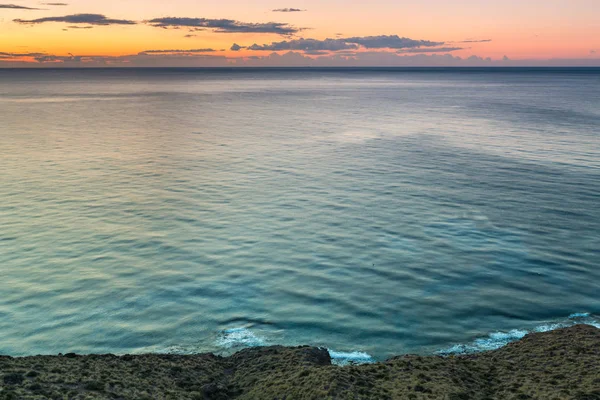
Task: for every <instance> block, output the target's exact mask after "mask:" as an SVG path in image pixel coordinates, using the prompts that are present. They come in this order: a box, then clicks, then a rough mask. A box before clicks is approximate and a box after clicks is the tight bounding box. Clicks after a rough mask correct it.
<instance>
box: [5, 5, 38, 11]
mask: <svg viewBox="0 0 600 400" xmlns="http://www.w3.org/2000/svg"><path fill="white" fill-rule="evenodd" d="M2 8H4V9H10V10H39V8H31V7H25V6H18V5H16V4H0V9H2Z"/></svg>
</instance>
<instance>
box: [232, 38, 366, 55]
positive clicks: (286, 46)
mask: <svg viewBox="0 0 600 400" xmlns="http://www.w3.org/2000/svg"><path fill="white" fill-rule="evenodd" d="M358 47H359V46H358V45H357V44H355V43H348V42H346V41H345V39H325V40H317V39H296V40H289V41H287V40H284V41H282V42H273V43H271V44H263V45H258V44H256V43H255V44H253V45H252V46H249V47H248V50H253V51H285V50H299V51H304V52H309V51H339V50H356V49H358ZM232 50H233V49H232Z"/></svg>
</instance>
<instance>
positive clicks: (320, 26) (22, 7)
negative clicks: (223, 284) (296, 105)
mask: <svg viewBox="0 0 600 400" xmlns="http://www.w3.org/2000/svg"><path fill="white" fill-rule="evenodd" d="M15 1H16V3H14V4H13V2H9V1H7V2H6V3H2V0H0V65H2V66H5V64H15V63H17V62H22V61H29V62H32V63H41V62H50V61H51V59H50V58H48V57H46V58H45V59H44V60H42V58H41V57H40V55H44V56H56V57H58V58H57V59H56V60H54V61H57V62H60V63H64V62H75V61H76V62H81V60H80V59H79V58H77V59H76V58H75V57H82V56H95V57H105V58H106V60H109V62H113V61H119V62H120V61H124V60H125V58H127V57H130V58H131V57H133V58H132V59H138V60H137V61H136V62H139V63H140V65H142V64H144V63H150V64H155V63H156V64H157V65H159V64H160V65H170V64H169V63H174V65H179V64H178V63H184V62H185V65H188V64H190V65H196V64H197V65H198V66H202V65H204V64H205V63H208V64H210V65H212V64H215V63H228V62H232V60H233V61H234V62H235V60H241V59H244V60H247V59H259V58H265V57H269V55H271V54H272V53H274V52H275V53H277V54H280V55H283V54H286V53H288V52H290V51H293V52H296V53H299V54H301V55H302V56H303V57H305V58H306V59H307V60H309V61H310V60H311V59H317V58H320V59H321V61H320V62H322V63H324V64H326V62H327V60H328V59H331V58H336V57H337V59H338V61H339V60H341V58H342V57H350V58H361V57H366V56H367V55H366V53H369V55H368V57H371V58H369V59H370V60H372V62H373V63H375V64H377V63H379V62H381V63H386V62H390V63H394V62H395V61H394V60H395V58H394V57H396V58H398V57H399V56H402V59H405V60H408V57H411V58H413V59H415V60H417V58H415V57H417V56H419V57H421V58H419V60H426V59H428V58H423V57H424V56H428V57H429V56H431V55H437V56H440V55H444V54H451V55H452V56H453V57H454V58H456V57H460V58H461V59H466V58H469V57H472V56H477V57H478V58H480V59H486V58H490V59H491V60H492V61H494V60H501V59H503V57H504V56H507V57H508V58H510V59H511V60H514V61H518V60H530V61H531V60H539V61H540V62H541V61H543V60H550V59H564V60H580V61H581V62H582V63H591V64H594V63H596V64H598V65H600V18H598V17H599V16H600V2H599V1H598V0H547V1H543V2H542V1H535V2H533V1H529V2H525V1H522V0H519V1H517V0H504V1H486V0H461V1H452V2H450V1H446V0H421V1H419V2H415V1H408V0H372V1H369V2H358V1H343V0H296V1H293V2H289V1H288V0H286V1H285V2H282V1H281V0H257V1H253V2H247V1H245V0H244V1H242V0H223V1H220V2H199V1H196V0H171V1H169V2H165V1H162V0H128V1H127V2H123V1H121V0H102V1H100V0H71V1H69V0H65V1H66V2H67V3H68V4H66V5H44V3H41V2H37V1H33V0H20V1H17V0H15ZM51 4H55V3H51ZM290 8H292V9H296V10H299V11H290V10H289V9H290ZM278 9H288V10H287V12H282V11H274V10H278ZM393 35H397V36H398V37H399V38H408V39H412V40H414V41H417V42H407V43H400V42H398V41H396V42H393V41H389V40H388V41H384V40H381V41H379V42H377V43H375V42H369V43H368V44H365V43H366V42H364V41H362V40H361V39H360V38H365V37H383V36H393ZM328 38H329V39H333V40H334V42H330V43H325V42H324V40H325V39H328ZM357 38H358V39H357ZM300 39H314V41H312V42H311V43H304V42H303V43H301V44H298V43H296V44H294V45H290V46H287V48H285V47H286V46H285V45H281V44H280V45H275V44H274V43H279V42H284V41H297V40H300ZM346 39H355V42H348V43H345V42H344V40H346ZM419 41H427V42H419ZM234 43H235V44H236V45H237V46H238V47H237V48H236V47H235V46H234V47H233V49H232V46H233V45H234ZM253 44H257V45H258V46H257V47H254V48H253V47H251V46H252V45H253ZM386 46H387V47H386ZM156 50H159V51H163V50H173V51H175V52H174V53H170V54H165V53H159V52H153V51H156ZM187 50H194V51H193V52H191V53H186V52H185V51H187ZM198 50H206V52H201V51H198ZM146 51H150V55H148V54H146V55H144V57H140V56H139V53H141V52H146ZM373 53H378V54H379V53H381V54H379V55H378V54H373ZM36 55H37V59H36ZM68 57H73V58H72V59H68ZM124 57H125V58H124ZM378 57H379V58H378ZM390 57H392V58H390ZM113 58H114V60H112V59H113ZM142 58H143V60H142ZM438 58H439V57H438ZM433 59H434V58H432V60H433ZM106 60H104V59H102V60H100V59H97V60H95V61H94V62H100V61H102V62H104V61H106ZM127 60H128V61H127V62H129V59H127ZM365 60H366V58H365ZM379 60H381V61H379ZM385 60H388V61H385ZM390 60H391V61H390ZM88 61H89V60H88ZM265 62H266V63H267V64H268V62H267V61H265ZM339 62H342V61H339ZM364 62H367V61H364ZM436 62H437V61H436ZM194 63H196V64H194ZM211 63H212V64H211ZM144 65H146V64H144ZM594 65H595V64H594Z"/></svg>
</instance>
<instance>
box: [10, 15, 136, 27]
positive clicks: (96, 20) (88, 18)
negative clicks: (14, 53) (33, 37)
mask: <svg viewBox="0 0 600 400" xmlns="http://www.w3.org/2000/svg"><path fill="white" fill-rule="evenodd" d="M14 22H17V23H19V24H43V23H46V22H65V23H68V24H85V25H102V26H104V25H135V24H137V22H135V21H131V20H127V19H112V18H107V17H106V16H104V15H102V14H73V15H65V16H62V17H46V18H37V19H30V20H26V19H15V20H14Z"/></svg>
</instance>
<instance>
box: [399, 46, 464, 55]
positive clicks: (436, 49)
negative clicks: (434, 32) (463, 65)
mask: <svg viewBox="0 0 600 400" xmlns="http://www.w3.org/2000/svg"><path fill="white" fill-rule="evenodd" d="M458 50H464V47H429V48H416V49H404V50H398V51H397V53H398V54H406V53H413V54H415V53H450V52H452V51H458Z"/></svg>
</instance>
